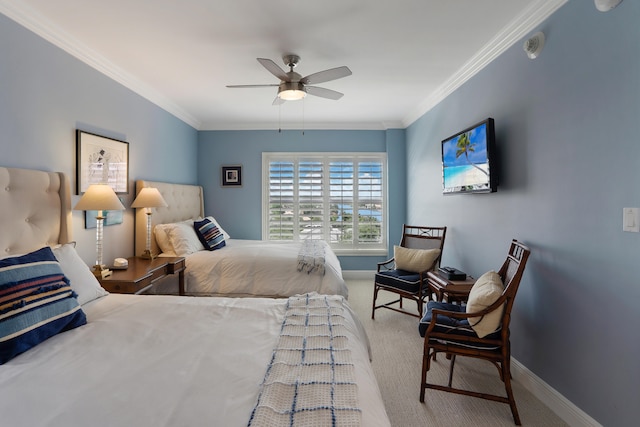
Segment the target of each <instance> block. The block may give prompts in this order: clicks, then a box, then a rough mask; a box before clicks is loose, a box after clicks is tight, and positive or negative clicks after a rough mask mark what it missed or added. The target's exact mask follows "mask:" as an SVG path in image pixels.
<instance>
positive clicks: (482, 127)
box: [442, 118, 498, 194]
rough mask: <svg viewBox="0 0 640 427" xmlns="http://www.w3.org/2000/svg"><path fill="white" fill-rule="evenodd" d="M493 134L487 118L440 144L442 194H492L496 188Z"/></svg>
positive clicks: (496, 169) (490, 119) (489, 119)
mask: <svg viewBox="0 0 640 427" xmlns="http://www.w3.org/2000/svg"><path fill="white" fill-rule="evenodd" d="M495 151H496V150H495V130H494V126H493V119H492V118H488V119H486V120H483V121H481V122H480V123H477V124H475V125H473V126H471V127H469V128H467V129H465V130H463V131H461V132H458V133H456V134H455V135H453V136H450V137H449V138H447V139H445V140H443V141H442V192H443V193H444V194H456V193H463V194H465V193H492V192H494V191H496V190H497V187H498V176H497V174H498V168H497V165H496V161H495Z"/></svg>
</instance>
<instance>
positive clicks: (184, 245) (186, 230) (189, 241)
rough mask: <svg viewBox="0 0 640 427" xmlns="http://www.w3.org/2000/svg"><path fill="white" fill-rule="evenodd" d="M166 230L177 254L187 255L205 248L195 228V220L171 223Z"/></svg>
mask: <svg viewBox="0 0 640 427" xmlns="http://www.w3.org/2000/svg"><path fill="white" fill-rule="evenodd" d="M165 230H166V232H167V236H169V241H170V242H171V246H172V247H173V252H175V253H176V255H178V256H187V255H189V254H192V253H194V252H198V251H203V250H204V246H203V245H202V242H201V241H200V239H198V235H197V234H196V230H195V228H193V221H191V222H190V223H185V222H178V223H175V224H171V225H170V226H167V227H166V229H165Z"/></svg>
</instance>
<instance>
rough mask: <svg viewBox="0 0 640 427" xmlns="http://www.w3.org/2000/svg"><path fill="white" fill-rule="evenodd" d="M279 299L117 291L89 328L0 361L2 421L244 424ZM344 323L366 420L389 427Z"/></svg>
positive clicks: (95, 306)
mask: <svg viewBox="0 0 640 427" xmlns="http://www.w3.org/2000/svg"><path fill="white" fill-rule="evenodd" d="M333 298H336V297H333ZM285 304H286V299H261V298H240V299H232V298H190V297H177V296H156V295H145V296H140V295H118V294H111V295H108V296H106V297H103V298H100V299H98V300H96V301H93V302H90V303H88V304H86V305H84V306H83V309H84V310H85V312H86V314H87V318H88V324H87V325H85V326H82V327H80V328H77V329H75V330H72V331H69V332H65V333H62V334H60V335H57V336H55V337H53V338H51V339H49V340H47V341H45V342H44V343H42V344H40V345H39V346H37V347H35V348H33V349H31V350H29V351H27V352H26V353H24V354H22V355H20V356H18V357H16V358H15V359H13V360H11V361H9V362H8V363H6V364H5V365H3V366H0V414H2V416H1V421H0V424H2V425H6V426H12V427H21V426H24V427H37V426H46V427H53V426H60V427H63V426H64V427H75V426H92V427H101V426H136V427H145V426H149V427H163V426H166V427H169V426H171V427H174V426H180V427H184V426H225V427H231V426H246V425H247V423H248V421H249V417H250V414H251V411H252V409H253V407H254V405H255V404H256V401H257V398H258V390H259V385H260V383H261V381H262V379H263V377H264V375H265V369H266V367H267V365H268V363H269V360H270V357H271V354H272V350H273V348H274V345H275V343H276V341H277V339H278V334H279V329H280V327H281V322H282V319H283V315H284V311H285V310H284V308H285ZM347 307H348V306H347ZM348 320H349V322H348V336H349V342H350V343H349V347H350V349H351V354H352V357H353V362H354V364H355V377H356V382H357V384H358V394H359V396H358V400H359V405H360V408H361V409H362V426H388V425H389V421H388V418H387V415H386V412H385V409H384V405H383V403H382V400H381V397H380V392H379V389H378V385H377V383H376V380H375V377H374V375H373V371H372V369H371V365H370V363H369V354H368V348H367V341H366V336H363V330H362V328H361V326H360V324H359V322H358V321H357V319H356V318H355V317H351V316H349V317H348Z"/></svg>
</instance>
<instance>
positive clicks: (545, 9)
mask: <svg viewBox="0 0 640 427" xmlns="http://www.w3.org/2000/svg"><path fill="white" fill-rule="evenodd" d="M567 1H569V0H538V1H536V2H534V3H531V4H530V5H529V7H527V8H526V9H525V10H524V11H523V12H522V13H521V14H520V15H519V16H518V17H516V19H514V20H513V21H511V22H510V23H509V24H508V25H507V26H506V27H504V28H503V29H502V30H501V31H500V32H499V33H498V34H496V36H495V37H493V38H492V39H491V40H490V41H489V42H488V43H487V44H486V45H485V46H484V47H483V48H482V49H480V51H478V53H476V54H475V55H474V56H473V57H471V59H469V60H468V61H467V62H466V63H465V64H464V65H463V66H462V67H461V68H460V69H459V70H458V71H457V72H455V73H454V74H453V75H452V76H451V77H450V78H449V79H448V80H447V81H445V82H444V83H443V84H442V85H441V86H440V87H438V88H437V89H436V90H435V91H434V92H433V93H432V94H431V95H430V96H429V97H428V98H427V99H425V100H424V101H423V102H422V103H420V105H418V107H417V108H415V109H414V110H413V111H412V112H411V113H409V114H408V115H407V116H406V117H405V118H404V119H403V120H402V124H403V127H405V128H406V127H408V126H410V125H411V124H412V123H413V122H415V121H416V120H417V119H419V118H420V117H422V116H423V115H424V114H425V113H427V112H428V111H429V110H431V109H432V108H433V107H435V106H436V105H438V104H439V103H440V102H441V101H442V100H444V99H445V98H446V97H447V96H449V95H451V93H453V92H454V91H455V90H456V89H458V88H459V87H460V86H462V85H463V84H464V83H466V82H467V81H468V80H469V79H471V77H473V76H474V75H476V74H477V73H478V72H480V70H482V69H483V68H484V67H485V66H487V65H488V64H489V63H491V62H492V61H493V60H494V59H496V58H497V57H498V56H500V55H501V54H502V53H503V52H504V51H506V50H507V49H509V48H510V47H511V46H513V44H514V43H517V42H518V41H519V40H520V39H522V37H524V36H525V35H526V34H527V33H529V32H531V31H532V30H533V29H534V28H536V27H537V26H538V25H540V24H541V23H542V22H543V21H544V20H545V19H547V18H548V17H549V16H551V15H552V14H553V13H554V12H555V11H556V10H558V9H559V8H560V7H561V6H563V5H564V4H565V3H566V2H567Z"/></svg>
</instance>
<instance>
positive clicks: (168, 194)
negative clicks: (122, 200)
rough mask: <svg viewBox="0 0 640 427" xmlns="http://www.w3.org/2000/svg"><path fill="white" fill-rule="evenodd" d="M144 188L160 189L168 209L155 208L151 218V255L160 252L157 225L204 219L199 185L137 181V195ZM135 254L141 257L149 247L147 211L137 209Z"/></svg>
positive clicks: (201, 192)
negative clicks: (155, 229)
mask: <svg viewBox="0 0 640 427" xmlns="http://www.w3.org/2000/svg"><path fill="white" fill-rule="evenodd" d="M144 187H155V188H157V189H158V191H159V192H160V194H162V197H163V198H164V200H165V202H167V205H168V206H167V207H166V208H154V209H153V215H152V216H151V221H152V226H151V228H152V229H151V253H153V254H157V253H159V252H160V249H159V248H158V245H157V244H156V240H155V239H154V238H153V227H154V226H155V225H156V224H168V223H172V222H179V221H183V220H185V219H196V218H201V217H204V197H203V191H202V187H200V186H199V185H185V184H171V183H168V182H158V181H145V180H137V181H136V195H137V194H138V193H139V192H140V189H142V188H144ZM135 228H136V236H135V254H136V255H139V254H141V253H142V251H144V249H145V247H146V245H147V218H146V214H145V209H136V223H135Z"/></svg>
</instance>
